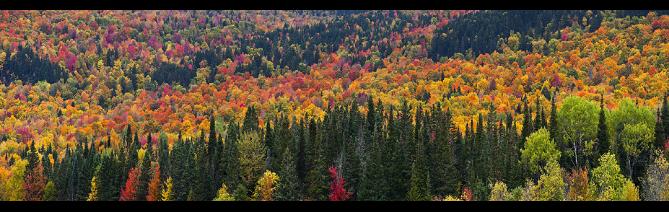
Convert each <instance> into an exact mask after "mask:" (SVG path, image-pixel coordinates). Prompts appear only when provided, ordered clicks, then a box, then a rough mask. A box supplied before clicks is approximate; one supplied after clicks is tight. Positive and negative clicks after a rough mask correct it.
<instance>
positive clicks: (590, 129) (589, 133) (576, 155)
mask: <svg viewBox="0 0 669 212" xmlns="http://www.w3.org/2000/svg"><path fill="white" fill-rule="evenodd" d="M597 112H598V110H597V106H595V105H594V104H593V103H592V102H590V101H588V100H585V99H582V98H580V97H575V96H570V97H567V98H565V99H564V101H563V103H562V108H560V111H559V112H558V114H557V116H558V118H557V122H558V123H559V124H558V136H560V140H561V141H562V144H561V145H562V152H563V153H564V154H565V155H564V156H565V157H567V158H569V159H570V160H571V163H569V164H567V165H568V166H567V167H577V168H580V167H581V166H582V165H584V164H588V163H589V162H588V161H589V160H590V158H588V157H586V155H589V154H588V151H587V149H586V145H587V144H588V143H590V144H592V142H593V141H594V140H595V139H596V135H597ZM588 146H590V145H588Z"/></svg>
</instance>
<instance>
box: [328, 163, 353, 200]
mask: <svg viewBox="0 0 669 212" xmlns="http://www.w3.org/2000/svg"><path fill="white" fill-rule="evenodd" d="M328 171H329V172H330V177H331V178H332V183H331V184H330V196H329V197H330V201H345V200H348V198H350V197H351V192H348V191H346V189H345V188H344V184H345V181H344V178H343V177H342V176H341V175H340V174H339V173H338V172H337V167H334V166H332V167H330V169H328Z"/></svg>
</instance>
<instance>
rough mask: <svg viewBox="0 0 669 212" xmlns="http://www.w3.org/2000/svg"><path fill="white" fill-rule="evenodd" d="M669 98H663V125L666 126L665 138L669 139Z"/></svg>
mask: <svg viewBox="0 0 669 212" xmlns="http://www.w3.org/2000/svg"><path fill="white" fill-rule="evenodd" d="M667 98H668V97H666V96H665V97H664V98H662V99H663V101H662V123H663V125H664V136H665V137H667V138H669V104H668V103H667Z"/></svg>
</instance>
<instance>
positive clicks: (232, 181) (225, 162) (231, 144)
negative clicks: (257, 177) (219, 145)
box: [221, 123, 241, 185]
mask: <svg viewBox="0 0 669 212" xmlns="http://www.w3.org/2000/svg"><path fill="white" fill-rule="evenodd" d="M238 130H239V125H237V124H236V123H231V124H230V125H228V133H227V135H226V137H225V146H224V150H223V152H224V154H223V157H222V160H221V163H222V164H221V167H223V171H224V172H223V173H224V175H223V176H224V181H225V184H226V185H237V184H239V182H240V180H241V178H240V170H239V150H238V147H237V145H238V144H237V139H238V138H239V135H238V133H239V131H238Z"/></svg>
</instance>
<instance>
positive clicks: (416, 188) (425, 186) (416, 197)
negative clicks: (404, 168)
mask: <svg viewBox="0 0 669 212" xmlns="http://www.w3.org/2000/svg"><path fill="white" fill-rule="evenodd" d="M423 151H424V150H423V144H422V143H421V142H418V143H417V144H416V155H415V157H416V159H415V160H414V163H413V165H412V167H411V180H410V183H411V187H410V188H409V193H408V194H407V199H408V200H410V201H429V200H430V199H431V194H430V175H429V173H428V172H429V170H427V161H425V156H424V154H423Z"/></svg>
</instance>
